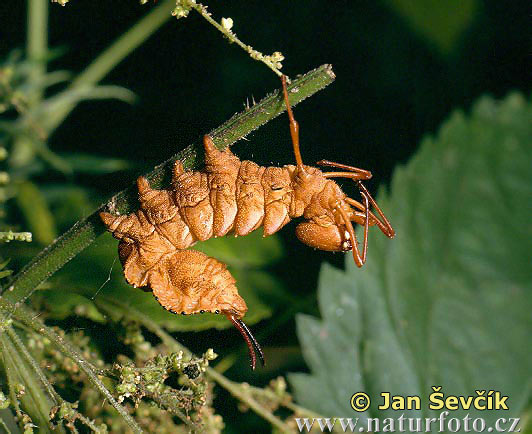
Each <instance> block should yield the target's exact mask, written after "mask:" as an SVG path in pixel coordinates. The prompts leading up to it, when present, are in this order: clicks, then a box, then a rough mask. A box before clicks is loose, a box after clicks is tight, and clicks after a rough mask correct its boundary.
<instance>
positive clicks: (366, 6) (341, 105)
mask: <svg viewBox="0 0 532 434" xmlns="http://www.w3.org/2000/svg"><path fill="white" fill-rule="evenodd" d="M208 5H209V10H210V11H211V12H212V13H213V15H214V17H215V18H216V19H220V18H221V17H231V18H232V19H233V20H234V23H235V24H234V27H233V30H234V31H235V32H236V34H237V35H238V36H239V37H240V39H242V40H243V41H245V42H246V43H249V44H251V45H252V46H253V47H254V48H256V49H258V50H260V51H262V52H264V53H265V54H270V53H271V52H273V51H281V52H282V53H283V54H284V55H285V57H286V60H285V61H284V62H283V65H284V66H283V71H284V72H285V73H286V74H288V75H289V76H295V75H297V74H300V73H305V72H307V71H309V70H310V69H313V68H315V67H317V66H319V65H321V64H323V63H330V64H332V65H333V69H334V71H335V73H336V76H337V78H336V81H335V82H334V83H333V84H332V85H331V86H329V87H328V88H327V89H325V90H324V91H322V92H319V93H318V94H317V95H316V96H314V97H312V98H310V99H309V100H306V101H305V102H304V103H302V104H301V105H299V106H297V107H296V109H295V116H296V119H297V120H298V121H299V123H300V127H301V143H302V152H303V159H304V161H305V162H306V163H308V164H313V163H314V162H315V161H317V160H319V159H322V158H327V159H331V160H334V161H339V162H344V163H346V164H350V165H355V166H358V167H362V168H366V169H369V170H371V171H372V172H373V174H374V179H373V181H372V182H370V183H369V187H370V189H371V190H372V191H375V190H376V187H377V186H378V185H380V184H386V183H387V181H388V180H389V179H390V176H391V174H392V172H393V169H394V167H395V166H396V165H398V164H403V163H405V162H406V161H407V160H408V159H409V157H410V156H411V155H412V154H413V153H414V152H415V151H416V148H417V146H418V144H419V142H420V139H421V138H422V137H423V135H425V134H431V133H433V132H435V131H436V129H437V128H438V125H439V124H440V123H441V122H442V121H443V120H444V119H445V118H446V117H447V116H448V115H449V114H450V112H451V111H452V110H453V109H455V108H463V109H465V110H467V109H468V107H469V106H470V105H471V103H472V102H473V101H474V100H475V99H476V98H477V97H479V96H480V95H482V94H485V93H489V94H492V95H494V96H496V97H502V96H504V95H505V94H506V93H507V92H508V91H509V90H512V89H520V90H522V91H523V92H524V93H525V94H527V95H528V94H529V92H530V87H531V79H530V72H531V71H532V57H531V52H532V51H531V42H532V39H531V35H532V33H531V31H530V28H531V25H532V23H531V20H530V17H531V12H532V8H531V7H530V2H529V1H525V0H523V1H515V0H514V1H512V2H500V1H496V0H492V1H479V2H476V3H475V10H474V14H473V17H472V19H471V20H470V21H469V22H468V25H467V26H465V27H464V29H463V31H462V32H460V34H459V36H458V37H457V39H456V40H455V42H454V43H453V44H451V47H450V48H447V49H441V47H438V44H437V43H435V42H434V41H433V40H431V39H430V38H429V37H427V36H426V35H424V34H423V32H420V31H419V29H416V28H415V26H413V25H412V24H411V23H410V22H409V21H408V20H407V19H405V17H404V16H402V15H401V14H400V13H398V12H397V10H395V9H394V8H392V7H390V4H389V3H388V2H385V1H374V2H369V1H366V2H358V1H350V2H348V1H341V0H339V1H325V2H324V1H314V0H313V1H309V0H298V1H287V2H243V1H226V2H214V1H213V2H209V3H208ZM152 7H154V5H153V4H147V5H139V4H138V2H137V1H133V0H118V1H112V2H109V1H86V0H85V1H82V0H71V2H70V3H69V4H68V5H67V6H66V7H65V8H62V7H60V6H58V5H56V4H52V5H50V34H49V38H50V40H49V45H50V46H51V47H63V48H64V49H65V54H64V55H63V56H61V57H60V58H58V59H57V60H55V61H54V62H53V63H52V64H51V65H50V69H67V70H71V71H74V72H78V71H81V70H83V68H84V67H85V66H86V65H87V64H88V63H90V61H91V60H92V59H93V58H94V57H96V56H97V55H98V54H99V53H100V52H101V51H102V50H103V49H105V48H106V47H107V46H108V45H109V44H110V43H111V42H112V41H113V40H115V39H116V38H117V37H119V36H120V35H121V34H122V33H123V32H124V31H126V30H127V29H128V28H129V27H130V26H132V25H133V24H134V23H135V22H136V21H138V19H139V18H140V17H142V16H143V15H144V14H145V13H146V12H147V11H148V10H149V9H150V8H152ZM449 13H450V12H449ZM0 16H1V17H2V27H1V28H0V55H1V56H2V57H4V56H5V55H6V54H7V53H8V52H9V51H11V50H12V49H13V48H16V47H23V45H24V42H25V41H24V34H25V33H24V31H23V29H24V27H25V19H26V11H25V8H24V7H22V4H21V3H20V2H13V1H12V2H2V3H1V4H0ZM447 18H448V17H445V16H442V17H441V20H442V21H445V20H446V19H447ZM102 83H104V84H117V85H121V86H124V87H126V88H128V89H131V90H132V91H133V92H134V93H135V94H136V95H137V96H138V101H137V103H136V104H135V105H133V106H129V105H127V104H125V103H121V102H117V101H100V102H85V103H83V104H81V105H80V106H78V107H77V108H76V109H75V110H74V111H73V112H72V114H71V115H70V117H69V118H68V119H67V120H66V121H65V122H64V123H63V124H62V125H61V126H60V127H59V128H58V130H57V131H56V132H55V133H54V134H53V136H52V137H51V138H50V140H49V145H50V147H51V149H52V150H54V151H68V152H90V153H94V154H99V155H105V156H113V157H120V158H128V159H132V160H134V161H135V162H136V163H137V164H138V165H137V168H136V169H135V170H133V171H124V172H119V173H114V174H110V175H105V176H84V177H76V178H75V179H74V182H75V183H78V184H80V185H83V186H86V187H88V188H91V189H94V190H96V191H97V192H98V193H99V194H100V195H101V197H102V198H105V197H108V196H110V195H111V194H113V193H115V192H116V191H118V190H120V189H121V188H123V187H125V186H126V185H128V184H129V183H131V182H132V180H133V179H135V177H136V176H137V175H138V174H139V173H141V172H144V171H147V170H149V169H150V168H151V167H153V166H154V165H155V164H157V163H159V162H161V161H163V160H165V159H166V158H167V157H169V156H170V155H172V154H174V153H176V152H177V151H179V150H181V149H182V148H184V147H185V146H187V145H188V144H190V143H191V142H194V141H198V139H199V138H200V137H201V136H202V135H203V134H205V133H206V132H208V131H210V130H211V129H213V128H215V127H216V126H218V125H220V124H221V123H223V122H224V121H225V120H227V119H228V118H229V117H230V116H231V115H232V114H234V113H235V112H238V111H241V110H242V109H243V103H244V102H245V101H246V99H249V100H251V99H252V98H253V97H254V98H255V100H257V101H258V100H260V99H261V98H262V97H263V96H264V95H265V94H266V93H267V92H269V91H271V90H272V89H274V88H277V87H279V86H280V83H279V80H278V78H277V77H276V76H275V75H274V74H273V73H272V72H271V71H270V70H269V69H268V68H266V67H265V66H264V65H263V64H261V63H259V62H255V61H253V60H251V59H250V58H249V57H248V55H247V54H245V53H244V52H243V51H242V50H241V49H240V48H238V47H237V46H234V45H229V44H228V43H227V41H226V40H225V39H224V38H223V37H221V35H220V34H219V33H218V32H217V31H216V30H215V29H214V28H212V27H211V26H209V25H208V24H207V23H206V22H205V21H204V20H203V19H202V18H201V17H200V16H199V15H197V14H195V13H193V12H192V13H191V14H190V16H189V17H188V18H187V19H183V20H180V21H176V20H175V19H171V20H169V21H168V22H167V23H166V24H165V25H164V26H163V27H162V28H161V29H160V30H159V31H157V32H156V33H155V34H154V35H153V36H152V37H151V38H150V39H149V40H148V41H147V42H146V43H144V44H143V45H142V46H141V47H140V48H138V49H137V50H136V51H134V52H133V53H132V54H131V55H130V56H129V57H128V58H126V59H125V61H123V62H122V63H121V64H120V65H119V66H118V67H117V68H115V69H114V70H113V71H112V72H111V73H110V74H109V75H108V76H107V77H106V78H105V79H104V80H103V81H102ZM248 138H249V139H250V141H249V142H245V141H242V142H240V143H238V144H237V145H235V146H234V148H233V150H234V152H235V153H236V154H237V155H239V156H240V157H241V158H245V159H253V160H255V161H257V162H258V163H260V164H263V165H269V164H274V165H282V164H287V163H291V162H293V156H292V154H291V145H290V137H289V130H288V123H287V119H286V116H285V115H283V116H281V117H280V118H278V119H276V120H275V121H273V122H270V123H269V124H268V125H267V126H265V127H263V128H261V129H260V130H259V131H257V132H254V133H252V134H251V135H250V136H249V137H248ZM46 176H47V179H51V178H54V177H56V178H57V179H61V177H62V176H63V175H61V174H57V173H51V174H47V175H46ZM347 190H348V192H354V191H353V190H349V188H347ZM63 229H66V228H63ZM281 236H282V237H283V242H284V244H285V247H286V255H287V257H286V260H285V261H283V263H282V264H279V266H277V267H276V269H275V270H274V271H275V272H276V273H277V274H278V276H280V277H281V278H282V279H283V281H284V282H285V284H286V285H287V287H288V288H293V291H294V293H296V294H298V296H299V295H301V297H304V296H305V295H308V294H312V293H313V292H314V291H315V288H316V277H317V274H318V270H319V264H320V262H321V261H323V260H327V261H330V262H332V263H335V264H336V265H338V266H341V262H342V261H341V260H342V255H332V254H327V253H322V252H313V251H312V250H310V249H307V248H306V247H304V246H303V245H301V244H300V243H299V242H298V241H297V240H296V239H295V236H294V235H293V225H292V226H288V227H287V228H285V230H283V231H282V232H281ZM307 311H308V312H309V313H314V314H316V313H317V307H316V305H315V304H314V305H313V306H308V307H307ZM264 323H266V322H264ZM264 323H263V324H257V325H255V326H254V328H255V329H260V328H261V327H264V326H265V324H264ZM220 333H221V332H219V331H208V332H202V333H200V334H198V333H191V334H188V335H183V334H180V335H179V339H180V340H182V341H184V342H185V343H186V344H187V345H189V346H190V347H191V348H192V349H198V350H200V349H201V348H203V347H204V345H202V341H203V342H205V340H208V341H211V342H212V341H214V340H215V339H217V337H219V334H220ZM222 333H231V336H233V331H228V332H222ZM233 337H234V336H233ZM203 338H205V340H203ZM265 346H266V347H271V348H274V347H279V346H284V347H287V346H292V347H293V348H294V349H296V348H297V338H296V335H295V330H294V323H293V321H291V322H290V323H289V324H287V325H285V329H284V330H282V331H278V333H275V334H274V335H271V336H269V337H268V338H267V339H266V342H265ZM233 349H234V348H233ZM230 350H231V348H228V351H230ZM294 354H295V356H294V357H288V358H287V361H286V363H285V364H284V365H282V366H280V365H277V366H276V365H275V363H274V366H272V367H270V368H269V370H268V371H266V373H264V374H260V373H259V374H257V375H254V377H253V381H254V382H259V383H260V382H267V381H268V380H269V379H270V378H272V377H273V376H275V375H278V374H280V373H284V372H286V371H290V370H291V371H296V370H299V371H301V370H305V369H306V368H305V365H304V363H303V361H302V359H301V357H300V356H299V353H298V351H297V350H295V351H294ZM242 363H243V364H246V363H247V361H246V360H245V359H244V360H243V362H242ZM238 366H239V367H240V368H241V366H240V365H238ZM240 368H239V369H236V368H234V369H233V372H231V373H229V374H228V375H229V376H230V377H231V378H234V379H238V380H248V381H249V380H250V378H251V377H250V376H249V375H248V373H247V371H246V370H245V369H240ZM261 375H262V376H261ZM219 396H221V397H222V398H224V397H225V395H224V392H223V391H219ZM231 405H232V404H231ZM222 406H223V403H222V400H219V403H218V404H217V408H219V409H220V410H221V411H222V414H223V415H224V419H225V421H226V423H229V424H230V423H231V421H232V418H240V419H239V426H240V428H245V426H244V425H243V424H245V423H246V422H245V421H247V420H248V419H245V418H242V417H241V416H240V415H239V414H234V413H232V412H233V411H234V406H231V407H228V408H231V409H233V410H227V413H224V411H223V408H222ZM249 420H250V423H254V422H251V421H255V420H254V419H253V416H249ZM261 426H263V425H261ZM264 426H265V425H264Z"/></svg>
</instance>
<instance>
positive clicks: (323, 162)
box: [316, 160, 373, 179]
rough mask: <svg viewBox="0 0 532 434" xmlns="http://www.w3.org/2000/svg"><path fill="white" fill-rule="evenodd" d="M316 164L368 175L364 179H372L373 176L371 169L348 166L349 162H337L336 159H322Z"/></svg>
mask: <svg viewBox="0 0 532 434" xmlns="http://www.w3.org/2000/svg"><path fill="white" fill-rule="evenodd" d="M316 164H317V165H319V166H327V167H336V168H338V169H344V170H349V171H350V172H355V173H358V174H360V175H364V176H365V177H366V178H364V179H371V177H372V176H373V175H372V174H371V172H370V171H369V170H365V169H359V168H358V167H354V166H348V165H347V164H342V163H335V162H334V161H329V160H320V161H318V162H317V163H316ZM361 179H362V178H361Z"/></svg>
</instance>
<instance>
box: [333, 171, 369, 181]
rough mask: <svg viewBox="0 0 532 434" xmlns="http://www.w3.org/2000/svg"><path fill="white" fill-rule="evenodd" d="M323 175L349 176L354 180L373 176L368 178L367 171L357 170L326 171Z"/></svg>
mask: <svg viewBox="0 0 532 434" xmlns="http://www.w3.org/2000/svg"><path fill="white" fill-rule="evenodd" d="M370 175H371V173H370ZM323 176H324V177H325V178H349V179H352V180H353V181H365V180H367V179H370V178H371V176H370V177H369V178H368V175H367V174H365V173H356V172H324V173H323Z"/></svg>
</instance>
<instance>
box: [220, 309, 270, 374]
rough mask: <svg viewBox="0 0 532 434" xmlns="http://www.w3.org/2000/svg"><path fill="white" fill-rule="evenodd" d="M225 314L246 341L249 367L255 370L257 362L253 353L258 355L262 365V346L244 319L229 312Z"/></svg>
mask: <svg viewBox="0 0 532 434" xmlns="http://www.w3.org/2000/svg"><path fill="white" fill-rule="evenodd" d="M225 316H226V317H227V319H228V320H229V321H231V322H232V323H233V325H234V326H235V327H236V329H237V330H238V331H239V332H240V334H241V335H242V337H243V338H244V340H245V341H246V344H247V346H248V351H249V359H250V362H251V369H252V370H255V366H256V364H257V356H256V354H255V351H256V352H257V353H258V355H259V359H260V363H261V364H262V366H264V353H263V352H262V348H261V347H260V345H259V343H258V342H257V340H256V339H255V337H254V336H253V334H252V333H251V330H249V328H248V326H247V325H246V324H245V323H244V321H242V320H241V319H240V318H237V317H236V316H235V315H234V314H232V313H230V312H226V313H225Z"/></svg>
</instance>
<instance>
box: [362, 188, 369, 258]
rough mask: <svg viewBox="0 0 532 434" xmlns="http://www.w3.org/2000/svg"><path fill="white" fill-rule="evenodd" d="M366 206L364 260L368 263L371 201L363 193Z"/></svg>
mask: <svg viewBox="0 0 532 434" xmlns="http://www.w3.org/2000/svg"><path fill="white" fill-rule="evenodd" d="M362 196H363V197H364V203H365V205H366V220H365V222H364V247H363V248H362V258H363V260H364V262H366V253H367V252H368V231H369V200H368V196H367V195H366V194H365V193H362Z"/></svg>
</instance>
